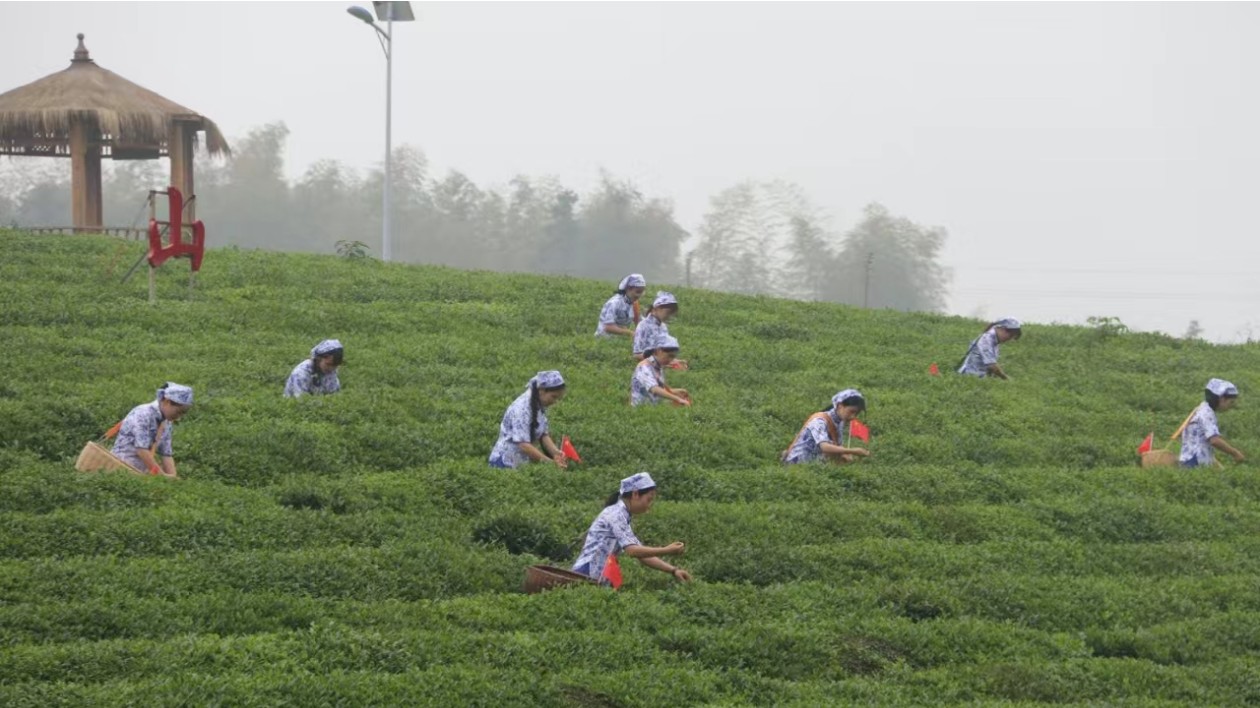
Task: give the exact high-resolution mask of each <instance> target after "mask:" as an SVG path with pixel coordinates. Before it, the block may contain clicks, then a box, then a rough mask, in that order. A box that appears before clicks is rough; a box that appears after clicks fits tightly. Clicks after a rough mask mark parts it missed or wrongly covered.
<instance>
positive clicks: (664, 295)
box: [652, 290, 678, 307]
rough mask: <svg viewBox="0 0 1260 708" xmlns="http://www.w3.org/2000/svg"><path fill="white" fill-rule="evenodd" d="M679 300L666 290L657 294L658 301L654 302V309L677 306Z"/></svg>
mask: <svg viewBox="0 0 1260 708" xmlns="http://www.w3.org/2000/svg"><path fill="white" fill-rule="evenodd" d="M677 304H678V298H676V297H674V294H673V293H671V292H667V291H665V290H662V291H660V292H659V293H657V294H656V299H655V300H653V301H652V307H661V306H664V305H677Z"/></svg>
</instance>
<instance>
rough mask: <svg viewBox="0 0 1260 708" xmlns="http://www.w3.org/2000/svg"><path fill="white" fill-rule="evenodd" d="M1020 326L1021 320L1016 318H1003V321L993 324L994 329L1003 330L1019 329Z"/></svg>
mask: <svg viewBox="0 0 1260 708" xmlns="http://www.w3.org/2000/svg"><path fill="white" fill-rule="evenodd" d="M1019 325H1020V323H1019V320H1017V319H1015V318H1014V317H1003V318H1002V319H1000V320H998V321H997V322H994V323H993V326H994V327H1001V328H1002V329H1019V328H1020V326H1019Z"/></svg>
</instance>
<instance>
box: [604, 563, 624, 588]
mask: <svg viewBox="0 0 1260 708" xmlns="http://www.w3.org/2000/svg"><path fill="white" fill-rule="evenodd" d="M604 578H606V579H607V580H608V582H609V583H612V586H613V590H617V589H619V588H621V564H620V563H618V562H617V556H608V562H607V563H605V564H604Z"/></svg>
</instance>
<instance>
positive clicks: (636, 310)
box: [630, 300, 639, 325]
mask: <svg viewBox="0 0 1260 708" xmlns="http://www.w3.org/2000/svg"><path fill="white" fill-rule="evenodd" d="M630 307H631V308H633V309H634V323H635V324H636V325H637V324H639V301H638V300H635V301H634V302H632V303H630Z"/></svg>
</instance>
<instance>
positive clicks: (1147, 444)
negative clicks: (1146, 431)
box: [1137, 431, 1155, 455]
mask: <svg viewBox="0 0 1260 708" xmlns="http://www.w3.org/2000/svg"><path fill="white" fill-rule="evenodd" d="M1154 441H1155V433H1154V431H1152V432H1151V434H1150V435H1147V436H1146V439H1145V440H1143V441H1142V444H1141V445H1138V449H1137V454H1139V455H1141V454H1143V453H1147V452H1150V451H1151V443H1153V442H1154Z"/></svg>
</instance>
